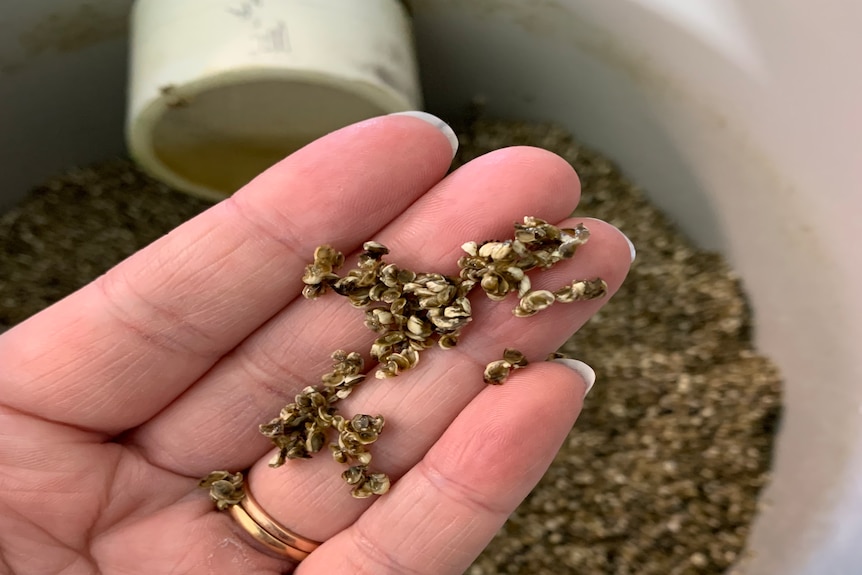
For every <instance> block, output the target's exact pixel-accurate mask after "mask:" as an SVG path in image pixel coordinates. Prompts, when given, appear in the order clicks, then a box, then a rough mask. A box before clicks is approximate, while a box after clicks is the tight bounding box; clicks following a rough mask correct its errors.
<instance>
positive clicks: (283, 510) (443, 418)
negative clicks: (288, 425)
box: [249, 220, 631, 541]
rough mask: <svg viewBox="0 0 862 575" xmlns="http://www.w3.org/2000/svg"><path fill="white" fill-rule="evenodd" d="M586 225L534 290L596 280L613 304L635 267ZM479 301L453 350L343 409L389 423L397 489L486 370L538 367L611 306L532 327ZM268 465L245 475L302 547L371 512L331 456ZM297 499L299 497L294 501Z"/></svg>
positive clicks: (562, 312) (479, 386) (602, 232)
mask: <svg viewBox="0 0 862 575" xmlns="http://www.w3.org/2000/svg"><path fill="white" fill-rule="evenodd" d="M575 221H576V220H575ZM571 223H572V220H569V221H566V222H563V224H561V225H568V224H571ZM589 225H590V229H591V231H592V233H593V235H592V236H591V239H590V242H589V243H587V244H586V245H585V246H583V247H582V248H580V250H581V251H579V252H578V253H577V254H575V256H574V258H572V260H569V261H566V262H562V263H561V264H559V265H558V266H555V267H554V268H552V269H550V270H547V271H545V272H542V274H539V275H537V276H536V284H537V286H538V287H542V286H543V284H545V285H547V286H548V287H554V288H556V287H558V286H560V285H562V284H565V283H567V280H568V281H571V279H572V278H573V277H596V276H599V277H603V278H605V280H606V281H607V282H608V287H609V290H610V293H611V294H613V293H615V292H616V290H617V289H618V288H619V286H620V284H621V283H622V281H623V278H624V277H625V274H626V272H627V270H628V267H629V263H630V261H631V256H630V251H629V246H628V243H627V242H626V240H625V238H624V236H622V234H620V233H619V232H618V231H617V230H616V229H615V228H613V227H612V226H610V225H609V224H604V223H602V222H599V221H595V220H594V221H591V222H590V223H589ZM474 301H475V302H476V303H475V305H474V320H473V322H472V323H471V324H470V325H469V326H468V328H469V332H468V330H466V329H465V331H464V334H463V337H462V340H461V342H460V343H459V344H458V346H457V347H456V348H454V349H451V350H440V349H429V350H427V351H426V352H424V353H423V357H422V359H421V360H420V363H419V365H418V366H417V367H416V368H414V369H413V370H410V371H409V372H406V373H404V374H402V375H401V376H399V377H398V378H395V379H394V380H378V379H373V378H370V379H368V380H366V381H365V382H363V383H362V384H361V389H360V390H358V391H357V392H356V393H354V394H352V395H351V396H350V397H349V398H347V399H346V400H344V401H343V402H340V403H338V404H337V405H338V409H339V411H340V412H341V413H342V414H343V415H345V416H346V417H350V416H352V415H353V414H355V413H367V414H370V415H377V414H381V415H383V416H384V418H385V420H386V427H385V428H384V431H383V434H382V435H381V437H380V439H379V440H378V441H377V442H376V443H375V444H374V445H373V446H372V448H371V451H372V453H373V460H372V463H371V470H372V471H379V472H384V473H386V474H388V475H389V476H390V478H391V479H392V480H393V481H397V479H398V478H399V477H400V476H401V475H402V474H403V473H405V472H406V471H407V470H408V469H410V468H411V467H413V466H414V465H415V464H416V463H417V462H418V461H420V460H421V459H422V457H423V456H424V454H425V453H426V451H427V450H428V449H429V448H430V447H431V446H432V445H433V444H434V443H435V442H436V441H437V440H438V439H439V438H440V437H441V436H442V435H443V433H444V432H445V431H446V429H447V427H448V426H449V425H450V424H451V423H452V422H453V421H454V420H455V419H456V417H458V416H459V415H458V414H459V413H460V412H461V410H462V409H464V407H465V406H466V405H468V404H469V403H470V402H471V401H472V400H473V398H474V397H475V396H476V395H477V394H478V393H480V392H483V390H484V389H485V388H486V387H487V386H486V385H485V384H484V383H483V381H482V372H483V370H484V367H485V365H486V364H487V363H488V362H490V361H493V360H495V359H499V358H500V357H501V356H502V352H503V349H504V348H505V347H515V348H516V349H519V350H521V351H523V352H524V353H525V354H527V356H528V358H529V359H530V360H531V361H536V360H539V361H540V360H542V359H544V358H545V357H546V356H547V354H548V353H550V352H552V351H554V350H556V349H558V348H559V346H560V345H561V344H562V343H563V342H564V341H565V339H567V338H568V337H569V336H570V335H571V334H572V333H573V332H574V331H575V330H576V329H577V328H579V327H580V326H581V325H582V324H583V323H585V322H586V321H587V320H588V318H589V317H590V316H592V315H593V314H594V313H595V312H596V311H597V310H598V309H599V308H600V307H601V306H602V305H603V304H604V303H606V302H607V298H603V299H601V300H593V301H587V302H575V303H571V304H567V305H559V306H558V305H556V304H555V305H554V306H552V307H551V308H549V309H547V310H545V311H543V312H541V313H539V314H538V315H535V316H533V317H529V318H517V317H514V316H513V315H512V312H511V309H512V306H513V305H514V301H512V302H511V303H510V301H509V300H507V301H504V302H491V301H489V300H487V299H485V298H484V296H481V297H476V298H474ZM529 369H530V367H529V366H528V368H527V371H529ZM516 373H518V372H516ZM506 385H507V384H504V385H503V387H505V386H506ZM267 461H268V458H264V459H262V460H261V461H259V462H258V463H256V464H255V466H254V467H253V468H252V469H251V472H250V474H249V482H250V484H251V485H252V489H253V491H254V493H255V496H256V497H257V499H258V501H259V502H260V503H261V505H263V506H264V507H265V508H266V509H268V510H269V511H270V513H271V514H272V515H273V516H274V517H275V518H276V519H277V520H279V521H281V522H282V523H283V524H284V525H285V526H287V527H288V528H290V529H292V530H294V531H296V532H298V533H301V534H303V535H304V536H306V537H309V538H311V539H316V540H319V541H323V540H326V539H327V538H328V537H331V536H332V535H333V534H334V533H336V532H337V531H338V530H340V529H343V528H346V527H348V526H349V525H350V524H351V523H352V522H353V521H354V520H355V519H356V518H357V517H359V515H360V514H361V513H362V511H363V510H364V509H365V508H367V507H368V505H369V504H370V501H369V500H367V499H366V500H357V499H353V498H352V497H351V496H350V492H349V491H350V490H349V487H348V486H346V485H345V484H344V481H343V480H342V479H341V476H340V474H341V472H342V471H343V470H344V467H343V466H341V465H338V464H336V463H335V462H334V461H333V460H332V458H331V457H330V456H329V454H328V453H321V454H320V455H319V456H317V457H315V458H313V459H310V460H301V461H289V462H287V463H286V464H285V465H284V466H283V467H281V468H279V469H277V470H273V469H270V468H269V467H268V466H267ZM296 494H303V496H302V497H299V498H297V497H296ZM286 502H289V503H286Z"/></svg>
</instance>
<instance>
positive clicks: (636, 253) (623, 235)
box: [613, 226, 638, 261]
mask: <svg viewBox="0 0 862 575" xmlns="http://www.w3.org/2000/svg"><path fill="white" fill-rule="evenodd" d="M613 228H614V229H615V230H616V231H618V232H619V233H620V235H621V236H622V237H624V238H625V239H626V243H628V244H629V253H630V254H631V255H632V261H635V256H637V255H638V252H637V250H636V249H635V245H634V244H633V243H632V241H631V240H630V239H629V237H628V236H627V235H625V234H624V233H623V231H622V230H621V229H619V228H618V227H616V226H613Z"/></svg>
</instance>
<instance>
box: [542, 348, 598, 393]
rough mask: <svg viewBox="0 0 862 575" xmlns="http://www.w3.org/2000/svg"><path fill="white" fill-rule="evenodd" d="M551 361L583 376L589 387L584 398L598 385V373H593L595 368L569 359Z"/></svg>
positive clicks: (560, 358) (561, 358) (559, 358)
mask: <svg viewBox="0 0 862 575" xmlns="http://www.w3.org/2000/svg"><path fill="white" fill-rule="evenodd" d="M551 361H556V362H557V363H559V364H562V365H565V366H566V367H568V368H569V369H571V370H572V371H574V372H575V373H577V374H578V375H580V376H581V379H583V380H584V383H585V384H586V386H587V389H586V391H584V396H586V395H587V394H588V393H589V392H590V390H591V389H592V388H593V384H594V383H596V372H595V371H593V368H591V367H590V366H589V365H587V364H586V363H584V362H582V361H580V360H577V359H571V358H568V357H558V358H556V359H553V360H551Z"/></svg>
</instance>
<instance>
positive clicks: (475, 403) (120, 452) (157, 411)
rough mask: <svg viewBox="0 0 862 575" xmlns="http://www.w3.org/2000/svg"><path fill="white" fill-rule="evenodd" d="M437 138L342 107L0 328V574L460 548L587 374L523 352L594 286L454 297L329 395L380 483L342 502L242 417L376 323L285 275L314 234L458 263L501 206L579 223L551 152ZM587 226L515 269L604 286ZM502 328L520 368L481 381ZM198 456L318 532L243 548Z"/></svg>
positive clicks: (613, 244)
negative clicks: (526, 299) (539, 307)
mask: <svg viewBox="0 0 862 575" xmlns="http://www.w3.org/2000/svg"><path fill="white" fill-rule="evenodd" d="M451 159H452V146H451V145H450V143H449V142H448V141H447V138H445V137H444V134H443V131H441V129H439V127H438V128H435V127H434V126H433V125H431V124H430V123H428V122H426V121H422V120H420V119H417V118H415V117H409V116H385V117H381V118H375V119H371V120H367V121H365V122H361V123H359V124H354V125H352V126H349V127H347V128H344V129H342V130H339V131H337V132H334V133H332V134H330V135H328V136H326V137H324V138H321V139H319V140H317V141H315V142H313V143H311V144H309V145H308V146H306V147H305V148H303V149H301V150H299V151H297V152H296V153H294V154H292V155H290V156H289V157H287V158H286V159H284V160H283V161H281V162H280V163H278V164H277V165H275V166H273V167H272V168H270V169H269V170H268V171H266V172H264V173H263V174H261V175H260V176H258V177H257V178H256V179H254V180H253V181H252V182H250V183H249V184H248V185H246V186H245V187H244V188H243V189H241V190H240V191H238V192H237V193H236V194H234V195H233V196H231V197H230V198H229V199H226V200H224V201H222V202H220V203H218V204H216V205H215V206H214V207H212V208H211V209H209V210H207V211H206V212H204V213H203V214H201V215H200V216H198V217H196V218H194V219H192V220H190V221H188V222H187V223H185V224H184V225H182V226H180V227H179V228H177V229H176V230H174V231H173V232H171V233H169V234H167V235H166V236H164V237H162V238H161V239H159V240H158V241H156V242H154V243H153V244H152V245H150V246H149V247H147V248H146V249H144V250H141V251H140V252H138V253H136V254H134V255H132V256H131V257H129V258H128V259H127V260H126V261H124V262H122V263H121V264H120V265H118V266H116V267H115V268H113V269H111V270H110V271H108V272H107V273H106V274H105V275H103V276H101V277H99V278H98V279H96V280H95V281H93V282H92V283H91V284H89V285H87V286H85V287H83V288H82V289H80V290H78V291H77V292H75V293H73V294H71V295H69V296H68V297H66V298H65V299H63V300H62V301H60V302H58V303H57V304H55V305H53V306H51V307H50V308H48V309H46V310H45V311H43V312H41V313H39V314H37V315H35V316H33V317H32V318H30V319H28V320H27V321H25V322H23V323H21V324H20V325H18V326H16V327H14V328H13V329H11V330H9V331H7V332H6V333H4V334H3V335H2V336H0V365H2V366H3V369H2V373H0V573H2V574H7V573H20V574H24V573H26V574H30V575H35V574H49V573H51V574H54V573H63V574H79V573H105V574H137V573H141V574H144V573H183V574H216V573H218V574H232V573H259V574H274V573H285V572H295V573H298V574H304V575H310V574H318V573H319V574H332V573H354V574H355V573H374V574H377V575H379V574H385V573H414V574H425V573H427V574H435V575H439V574H457V573H462V572H463V571H464V570H465V569H467V568H468V567H469V565H470V563H471V562H472V561H473V559H474V558H475V557H476V556H477V555H478V554H479V553H480V552H481V551H482V549H483V548H484V547H485V546H486V545H487V543H488V542H489V541H490V540H491V538H492V537H493V536H494V534H495V533H496V532H497V531H498V529H499V528H500V526H501V525H502V524H503V523H504V521H505V520H506V518H507V517H508V516H509V515H510V514H511V513H512V511H513V510H514V509H515V508H516V506H517V505H518V504H519V503H520V502H521V501H522V500H523V499H524V497H526V496H527V494H528V493H529V492H530V490H531V489H532V488H533V487H534V486H535V484H536V483H537V482H538V480H539V479H540V478H541V476H542V474H543V473H544V471H545V470H546V469H547V467H548V466H549V465H550V463H551V461H552V460H553V457H554V455H555V454H556V452H557V450H558V449H559V447H560V445H561V444H562V442H563V441H564V440H565V438H566V435H567V434H568V433H569V431H570V430H571V427H572V425H573V424H574V422H575V419H576V417H577V415H578V413H579V412H580V410H581V406H582V403H583V399H584V394H585V389H586V383H587V382H585V381H584V379H583V378H582V376H581V375H579V374H578V373H577V372H576V371H574V370H572V369H569V368H568V367H566V366H565V365H563V364H561V363H557V362H543V361H540V360H541V359H544V357H545V356H546V355H547V354H548V353H550V352H552V351H554V350H555V349H557V348H558V346H559V345H561V344H562V343H563V342H564V341H565V340H566V339H567V338H568V337H569V336H570V335H571V334H572V333H573V332H574V331H575V330H577V329H578V328H579V327H580V326H581V325H583V324H584V323H585V322H586V321H587V320H588V319H589V318H590V317H591V316H592V315H593V314H594V313H595V312H596V311H597V310H598V309H599V308H600V307H601V306H602V305H603V304H604V303H605V302H606V301H607V298H604V299H602V300H598V301H589V302H577V303H573V304H567V305H556V306H553V307H552V308H551V309H549V310H546V311H544V312H542V313H539V314H538V315H536V316H534V317H530V318H516V317H514V316H513V315H512V308H513V307H514V306H515V304H516V303H517V302H516V299H515V297H514V296H511V299H507V300H506V301H504V302H492V301H490V300H488V299H487V298H485V297H484V296H483V295H482V294H481V292H480V291H478V292H475V293H473V294H472V297H471V300H472V301H473V317H474V320H473V322H472V323H471V324H470V325H469V326H468V327H467V328H466V329H465V330H464V332H463V334H462V340H461V342H460V343H459V345H458V346H457V347H456V348H454V349H452V350H446V351H444V350H440V349H436V348H433V349H429V350H428V351H426V352H424V353H423V354H422V357H421V359H420V362H419V365H418V366H417V367H416V368H415V369H414V370H411V371H410V372H408V373H406V374H403V375H402V376H399V377H398V378H396V379H394V380H376V379H374V378H369V379H368V380H367V381H366V382H365V383H363V384H362V389H361V390H360V391H359V392H357V393H356V394H353V395H352V396H351V397H349V398H348V399H347V400H345V401H343V402H341V403H340V404H339V407H340V408H341V411H342V413H345V414H352V413H359V412H363V413H372V414H377V413H380V414H383V415H384V416H385V417H386V429H385V430H384V433H383V434H382V436H381V438H380V439H379V440H378V441H377V443H375V445H374V446H373V450H372V451H373V453H374V463H373V467H374V468H375V469H376V470H379V471H384V472H386V473H387V474H389V476H390V477H391V478H392V479H393V485H392V489H391V490H390V492H389V493H387V494H386V495H384V496H382V497H380V498H370V499H362V500H359V499H353V498H352V497H351V496H350V494H349V488H348V487H347V486H346V485H345V484H344V482H343V480H342V479H341V478H340V473H341V471H342V470H343V469H342V466H340V465H339V464H337V463H335V462H334V461H332V459H331V458H330V457H328V456H327V455H326V453H322V454H320V455H319V456H317V457H315V458H313V459H310V460H301V461H289V462H288V463H287V464H286V465H285V466H283V467H281V468H279V469H271V468H269V467H267V461H268V459H269V457H270V456H271V454H272V445H271V444H270V443H269V442H268V440H267V439H266V438H264V437H263V436H261V435H260V434H259V432H258V430H257V427H258V424H260V423H263V422H266V421H269V420H270V419H271V418H272V417H273V416H274V415H275V414H277V413H278V411H279V410H280V409H281V407H282V406H283V405H285V404H286V403H289V402H290V401H292V400H293V396H294V395H295V394H296V393H297V392H298V391H299V390H300V389H301V388H303V387H304V386H306V385H313V384H316V383H317V382H318V380H319V377H320V375H321V374H323V373H325V372H327V371H329V369H330V366H331V360H330V354H331V353H332V352H333V351H334V350H336V349H346V350H349V351H353V350H355V351H360V352H362V353H363V354H367V351H368V349H369V347H370V344H371V342H372V341H373V338H374V334H373V333H372V332H370V331H369V330H368V329H367V328H365V326H364V325H363V322H362V313H361V312H360V311H357V310H356V309H353V308H351V306H350V305H349V304H347V302H346V301H345V300H344V299H343V298H339V297H335V296H333V297H323V298H320V299H317V300H313V301H308V300H304V299H303V298H302V297H301V296H300V295H299V294H300V292H301V289H302V284H301V281H300V278H301V276H302V272H303V268H304V266H305V265H306V264H307V263H308V262H309V261H310V260H311V255H312V253H313V251H314V248H315V247H316V246H318V245H320V244H323V243H329V244H331V245H333V246H334V247H335V248H337V249H339V250H340V251H342V252H344V253H345V255H347V256H348V261H350V254H353V255H354V256H355V255H356V253H358V252H359V251H360V250H361V246H362V243H363V242H364V241H367V240H371V239H373V240H375V241H378V242H381V243H383V244H385V245H386V246H388V247H389V248H390V250H391V253H390V254H389V256H387V261H391V262H394V263H397V264H399V265H403V266H404V267H409V268H411V269H415V270H417V271H438V272H442V273H456V272H457V265H456V262H457V260H458V257H459V256H460V255H461V252H460V245H461V244H462V243H464V242H466V241H469V240H476V241H482V240H488V239H505V238H507V237H511V234H512V223H513V222H515V221H520V220H521V219H522V218H523V216H525V215H533V216H536V217H539V218H542V219H545V220H547V221H549V222H551V223H554V224H557V225H564V226H571V225H573V224H575V223H577V222H579V221H584V220H583V219H582V218H581V219H569V214H570V213H571V212H572V210H573V209H574V208H575V206H576V204H577V202H578V198H579V194H580V186H579V182H578V178H577V175H576V174H575V172H574V171H573V170H572V168H571V167H570V166H569V165H568V164H567V163H566V162H565V161H563V160H562V159H561V158H559V157H557V156H555V155H553V154H551V153H549V152H546V151H542V150H539V149H535V148H526V147H513V148H507V149H503V150H499V151H496V152H493V153H490V154H487V155H485V156H482V157H480V158H478V159H476V160H473V161H472V162H470V163H469V164H467V165H465V166H463V167H462V168H460V169H458V170H457V171H455V172H453V173H451V174H449V175H447V169H448V167H449V164H450V161H451ZM586 224H587V226H588V227H589V228H590V231H591V232H592V235H591V239H590V241H589V242H588V243H587V244H586V245H585V246H583V247H582V248H580V249H579V251H578V253H577V254H576V255H575V257H574V258H572V259H571V260H567V261H565V262H562V263H561V264H559V265H557V266H555V267H554V268H552V269H550V270H547V271H543V272H541V273H539V274H538V275H536V276H535V277H534V288H536V289H542V288H550V289H556V288H557V287H559V286H562V285H564V284H566V283H568V282H569V281H571V280H572V279H574V278H592V277H596V276H600V277H602V278H603V279H605V280H606V281H607V283H608V286H609V289H610V293H611V294H613V293H614V292H615V291H616V290H617V289H618V287H619V285H620V284H621V283H622V281H623V279H624V277H625V274H626V273H627V271H628V267H629V264H630V259H631V257H630V251H629V245H628V244H627V242H626V240H625V238H624V236H622V234H620V233H619V231H618V230H616V229H615V228H613V227H612V226H610V225H609V224H606V223H604V222H600V221H598V220H589V221H587V222H586ZM505 347H513V348H516V349H519V350H521V351H523V352H524V353H525V354H526V355H527V357H528V358H529V359H530V360H531V361H533V362H534V363H531V364H530V365H529V366H528V367H527V368H526V369H522V370H518V371H516V372H513V374H512V376H511V377H510V378H509V380H508V381H507V382H506V383H505V384H503V385H501V386H487V385H485V384H483V383H482V371H483V368H484V366H485V365H486V364H487V363H488V362H489V361H493V360H495V359H499V358H500V357H501V353H502V350H503V348H505ZM372 367H373V366H372ZM590 383H591V382H590ZM214 469H228V470H243V469H248V470H249V471H248V474H247V482H248V485H249V486H250V488H251V490H252V491H253V493H254V495H255V498H256V499H257V501H258V502H259V503H260V505H261V506H262V507H263V508H264V509H266V510H267V511H268V512H269V513H270V514H271V515H272V516H273V517H274V518H275V519H276V520H278V521H279V522H281V523H282V524H283V525H284V526H285V527H287V528H289V529H291V530H293V531H295V532H297V533H299V534H301V535H302V536H304V537H307V538H309V539H313V540H317V541H322V542H323V544H322V545H321V546H320V547H319V548H318V549H317V550H316V551H314V552H313V553H312V554H311V555H310V556H309V557H308V558H307V559H306V560H305V561H303V562H302V563H301V564H299V565H298V566H296V565H294V564H292V563H290V562H289V561H286V560H284V559H281V558H277V557H273V556H270V555H269V554H267V553H266V552H264V551H263V550H261V549H259V548H258V547H256V546H255V545H254V544H253V542H252V541H251V540H250V538H249V537H248V536H247V534H245V532H243V531H242V530H241V529H240V528H239V526H238V525H237V524H235V523H234V522H233V520H232V519H231V517H230V516H229V515H228V514H226V513H219V512H217V511H216V510H215V508H214V506H213V504H212V502H211V501H210V500H209V498H208V496H207V494H206V492H204V491H202V490H200V489H198V488H197V487H196V485H197V481H198V479H199V478H200V477H202V476H204V475H206V474H207V473H209V472H210V471H212V470H214ZM576 496H577V494H575V493H573V494H572V497H576Z"/></svg>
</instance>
